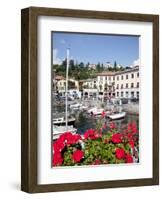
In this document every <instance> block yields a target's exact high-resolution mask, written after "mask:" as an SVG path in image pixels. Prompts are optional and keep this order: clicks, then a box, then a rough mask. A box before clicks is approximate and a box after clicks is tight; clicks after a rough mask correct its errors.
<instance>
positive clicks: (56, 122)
mask: <svg viewBox="0 0 163 200" xmlns="http://www.w3.org/2000/svg"><path fill="white" fill-rule="evenodd" d="M74 122H75V118H74V117H68V119H67V124H69V125H70V124H74ZM63 124H66V119H65V117H58V118H54V119H53V125H63Z"/></svg>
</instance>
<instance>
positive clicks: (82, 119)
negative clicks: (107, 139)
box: [75, 112, 139, 134]
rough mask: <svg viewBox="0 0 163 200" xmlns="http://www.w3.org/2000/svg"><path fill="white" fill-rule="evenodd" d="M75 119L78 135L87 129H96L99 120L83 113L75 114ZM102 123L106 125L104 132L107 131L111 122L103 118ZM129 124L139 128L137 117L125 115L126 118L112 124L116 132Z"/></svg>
mask: <svg viewBox="0 0 163 200" xmlns="http://www.w3.org/2000/svg"><path fill="white" fill-rule="evenodd" d="M75 117H76V121H75V127H76V128H77V132H78V133H80V134H83V133H84V132H85V131H86V130H87V129H91V128H93V129H94V128H96V125H97V123H98V121H99V120H101V119H100V116H99V117H93V116H90V115H87V114H85V113H83V112H80V113H76V114H75ZM102 122H103V123H106V125H107V128H106V129H105V131H106V130H108V128H109V127H108V126H109V122H111V120H109V119H108V118H105V119H102ZM129 122H136V125H137V127H139V116H137V115H131V114H127V115H126V117H125V118H123V119H119V120H114V123H115V124H116V126H117V128H118V130H121V128H125V127H126V125H127V124H128V123H129Z"/></svg>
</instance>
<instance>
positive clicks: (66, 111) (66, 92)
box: [65, 48, 70, 130]
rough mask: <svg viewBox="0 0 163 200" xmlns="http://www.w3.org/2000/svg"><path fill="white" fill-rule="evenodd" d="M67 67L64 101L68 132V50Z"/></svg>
mask: <svg viewBox="0 0 163 200" xmlns="http://www.w3.org/2000/svg"><path fill="white" fill-rule="evenodd" d="M66 53H67V65H66V90H65V97H66V98H65V100H66V108H65V109H66V110H65V114H66V130H68V102H67V101H68V70H69V54H70V49H69V48H68V49H67V52H66Z"/></svg>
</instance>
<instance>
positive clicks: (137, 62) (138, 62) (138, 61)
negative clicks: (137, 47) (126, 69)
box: [133, 58, 140, 66]
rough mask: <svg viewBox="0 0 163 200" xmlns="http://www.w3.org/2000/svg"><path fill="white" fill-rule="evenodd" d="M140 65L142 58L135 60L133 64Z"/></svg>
mask: <svg viewBox="0 0 163 200" xmlns="http://www.w3.org/2000/svg"><path fill="white" fill-rule="evenodd" d="M136 65H140V59H139V58H138V59H137V60H134V62H133V66H136Z"/></svg>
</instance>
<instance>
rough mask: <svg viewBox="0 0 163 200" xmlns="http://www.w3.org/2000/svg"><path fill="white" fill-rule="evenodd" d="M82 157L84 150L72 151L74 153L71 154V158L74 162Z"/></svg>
mask: <svg viewBox="0 0 163 200" xmlns="http://www.w3.org/2000/svg"><path fill="white" fill-rule="evenodd" d="M83 157H84V152H83V151H81V150H76V151H74V153H73V154H72V159H73V160H74V161H75V162H80V161H81V159H82V158H83Z"/></svg>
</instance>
